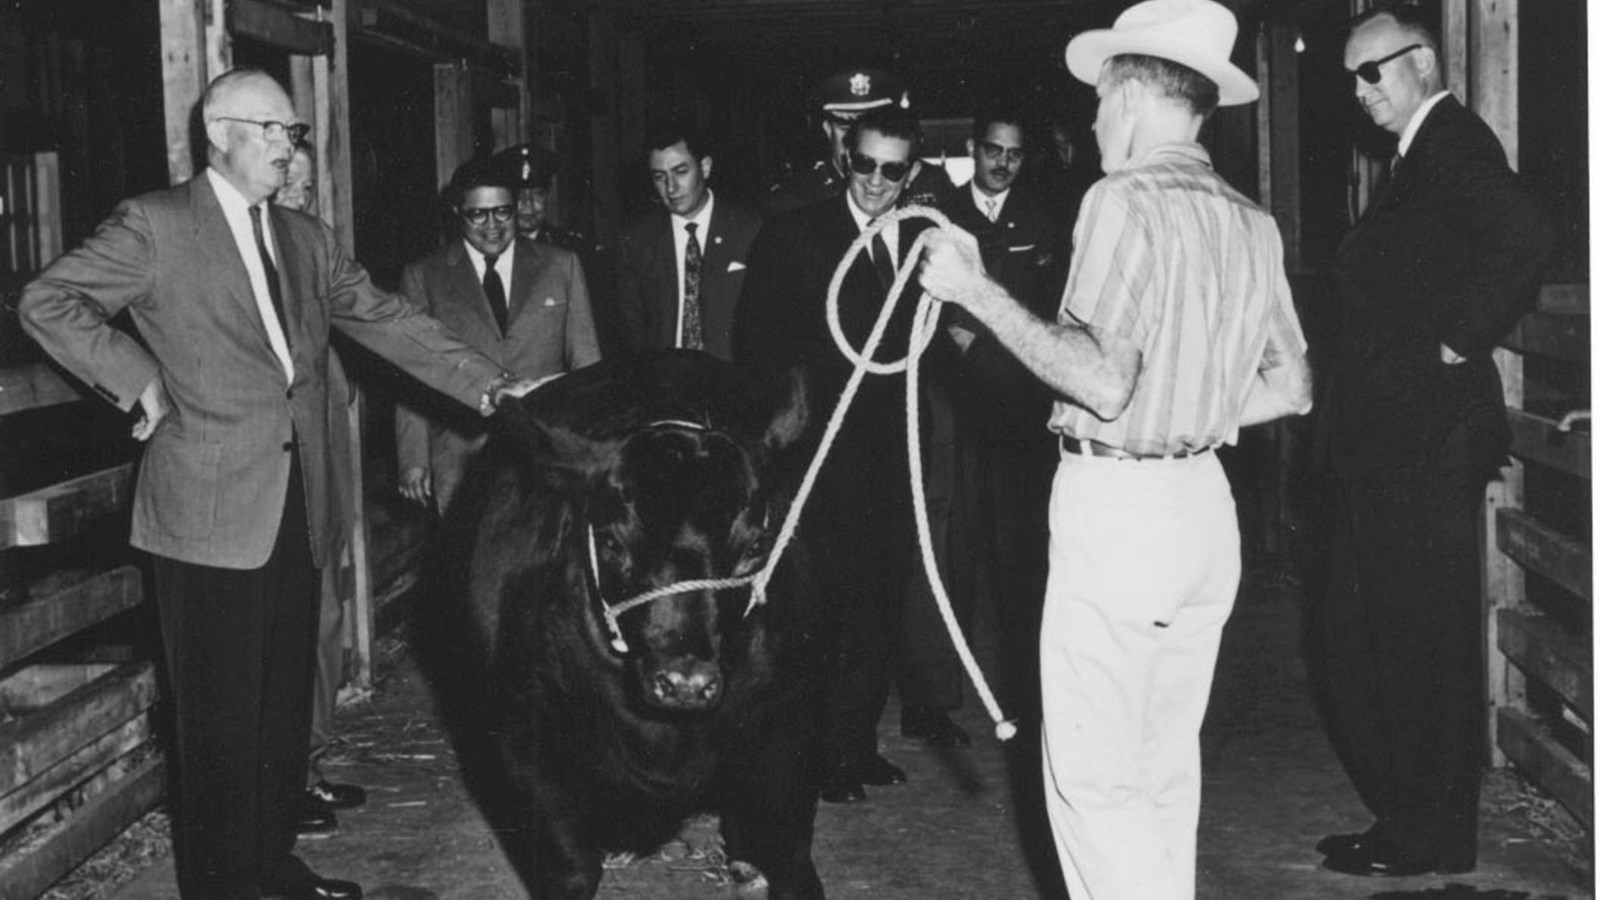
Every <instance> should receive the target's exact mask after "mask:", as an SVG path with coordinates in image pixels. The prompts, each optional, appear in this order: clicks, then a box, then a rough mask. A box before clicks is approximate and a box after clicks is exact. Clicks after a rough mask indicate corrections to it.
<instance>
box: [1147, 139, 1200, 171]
mask: <svg viewBox="0 0 1600 900" xmlns="http://www.w3.org/2000/svg"><path fill="white" fill-rule="evenodd" d="M1179 162H1192V163H1199V164H1200V165H1203V166H1205V167H1207V168H1210V167H1211V154H1209V153H1207V152H1206V148H1204V147H1202V146H1200V145H1199V144H1196V143H1194V142H1192V141H1175V142H1173V143H1170V144H1157V145H1156V146H1154V147H1151V148H1150V149H1149V150H1147V151H1145V154H1144V155H1143V156H1141V157H1139V158H1138V159H1135V160H1130V161H1129V162H1128V166H1127V167H1128V168H1130V169H1132V168H1134V167H1136V166H1154V165H1159V164H1161V163H1179Z"/></svg>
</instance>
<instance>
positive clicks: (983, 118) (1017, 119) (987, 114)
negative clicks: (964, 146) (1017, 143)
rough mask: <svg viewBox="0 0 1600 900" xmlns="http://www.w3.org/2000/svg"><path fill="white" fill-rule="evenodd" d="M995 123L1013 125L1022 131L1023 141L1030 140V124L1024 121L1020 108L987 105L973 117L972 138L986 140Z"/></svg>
mask: <svg viewBox="0 0 1600 900" xmlns="http://www.w3.org/2000/svg"><path fill="white" fill-rule="evenodd" d="M994 125H1012V126H1015V127H1016V129H1017V130H1018V131H1020V132H1022V140H1023V143H1027V141H1028V126H1027V125H1026V124H1024V123H1023V115H1022V112H1021V111H1020V110H1017V109H1013V108H1012V107H1009V106H986V107H984V108H983V109H980V110H978V112H977V114H975V115H974V116H973V117H972V139H973V140H974V141H981V140H985V139H987V138H988V137H989V128H990V127H991V126H994Z"/></svg>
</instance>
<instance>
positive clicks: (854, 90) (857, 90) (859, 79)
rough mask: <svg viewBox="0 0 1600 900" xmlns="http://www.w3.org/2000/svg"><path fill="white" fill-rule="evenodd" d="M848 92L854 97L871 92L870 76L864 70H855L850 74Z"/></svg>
mask: <svg viewBox="0 0 1600 900" xmlns="http://www.w3.org/2000/svg"><path fill="white" fill-rule="evenodd" d="M850 93H851V94H852V95H853V96H856V97H865V96H866V95H868V94H870V93H872V78H871V77H869V76H868V75H867V74H866V73H865V72H857V73H856V74H854V75H851V76H850Z"/></svg>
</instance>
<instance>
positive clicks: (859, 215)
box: [844, 189, 873, 231]
mask: <svg viewBox="0 0 1600 900" xmlns="http://www.w3.org/2000/svg"><path fill="white" fill-rule="evenodd" d="M844 205H845V207H846V208H847V209H849V210H850V218H852V219H855V220H856V230H857V231H866V230H867V226H868V225H869V224H871V223H872V219H873V217H872V216H869V215H867V214H866V212H865V211H864V210H863V209H862V208H861V207H859V206H857V205H856V198H854V197H852V196H850V191H849V190H848V189H847V190H846V191H845V192H844Z"/></svg>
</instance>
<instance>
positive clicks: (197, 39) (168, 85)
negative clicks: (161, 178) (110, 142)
mask: <svg viewBox="0 0 1600 900" xmlns="http://www.w3.org/2000/svg"><path fill="white" fill-rule="evenodd" d="M160 3H161V84H162V97H163V106H164V108H165V110H166V132H167V177H168V178H169V179H170V180H171V181H172V183H173V184H177V183H178V182H180V181H187V180H188V179H189V176H191V175H193V174H194V158H193V153H194V147H193V145H192V144H191V142H190V140H189V134H190V128H189V125H190V122H191V121H192V119H191V117H192V116H193V115H194V112H195V104H196V103H198V102H199V100H200V94H201V92H202V91H204V90H205V86H206V58H205V46H206V42H205V17H204V12H203V6H202V3H201V2H198V0H160Z"/></svg>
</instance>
